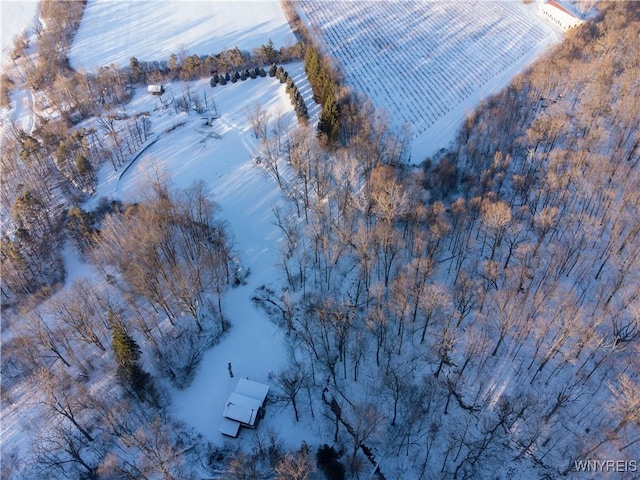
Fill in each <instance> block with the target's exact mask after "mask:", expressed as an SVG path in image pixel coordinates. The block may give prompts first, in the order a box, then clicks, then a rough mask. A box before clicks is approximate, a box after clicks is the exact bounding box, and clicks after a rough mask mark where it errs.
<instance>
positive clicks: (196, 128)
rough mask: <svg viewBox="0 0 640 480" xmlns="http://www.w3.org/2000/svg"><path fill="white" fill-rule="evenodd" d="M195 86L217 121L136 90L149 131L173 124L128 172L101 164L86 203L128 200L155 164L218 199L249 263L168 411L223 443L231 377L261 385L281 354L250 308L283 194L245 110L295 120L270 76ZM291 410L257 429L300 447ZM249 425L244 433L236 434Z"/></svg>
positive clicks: (273, 242)
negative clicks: (211, 340)
mask: <svg viewBox="0 0 640 480" xmlns="http://www.w3.org/2000/svg"><path fill="white" fill-rule="evenodd" d="M288 71H289V72H290V73H291V75H292V76H293V78H300V77H301V76H302V75H303V66H302V64H295V65H290V66H288ZM190 85H191V87H192V90H193V92H194V93H196V94H198V95H201V96H202V95H204V94H206V95H207V97H208V100H207V101H208V105H209V108H210V110H211V108H212V102H213V101H215V104H216V108H217V112H218V114H219V115H220V118H218V119H216V120H214V121H213V125H211V126H208V125H205V120H203V117H207V116H208V117H210V116H211V111H210V112H208V113H206V114H204V115H198V114H196V113H194V112H191V114H190V115H186V114H184V113H181V114H179V115H177V116H176V114H175V112H174V110H173V108H171V107H169V108H166V109H165V107H163V106H162V103H161V100H160V99H159V98H158V97H153V96H150V95H147V94H146V91H145V89H139V91H138V92H137V94H136V96H135V97H134V99H133V101H132V102H131V103H130V104H129V105H128V106H127V109H126V111H127V113H129V114H132V113H135V112H144V111H149V112H151V119H152V122H153V130H154V133H162V132H163V131H164V130H165V129H168V128H170V127H171V126H174V125H176V124H181V125H180V126H178V127H177V128H175V129H174V130H172V131H171V133H168V134H162V135H161V136H160V138H159V139H158V140H157V141H156V142H155V143H154V144H153V145H152V146H150V147H149V148H148V149H147V150H145V152H144V153H143V154H142V155H141V156H140V157H139V158H138V159H137V160H136V161H135V163H134V164H132V165H131V167H130V168H129V169H127V171H126V173H124V175H122V177H120V173H121V172H114V171H113V168H112V167H111V165H105V166H104V167H103V170H102V172H101V175H100V177H101V183H100V185H99V186H98V190H97V194H96V195H95V197H94V198H93V199H92V200H91V201H90V202H89V203H88V205H87V206H88V207H91V206H92V205H93V204H94V203H95V202H96V201H98V200H99V198H100V197H102V196H105V197H107V198H111V199H115V198H118V199H122V200H128V201H132V200H135V199H136V196H137V195H138V193H139V191H140V190H139V189H140V188H141V187H142V185H143V184H144V183H145V181H146V179H147V178H148V177H149V172H152V171H153V170H155V169H159V171H161V172H164V173H166V174H168V175H170V177H171V180H172V183H173V184H174V185H175V187H178V188H185V187H188V186H189V185H190V184H192V183H193V182H194V181H196V180H200V179H201V180H204V181H205V182H206V183H207V184H208V185H209V187H210V189H211V191H212V197H213V199H214V201H215V202H216V203H217V204H218V205H219V206H220V208H221V210H220V212H219V218H221V219H223V220H224V221H226V222H227V223H228V226H229V230H230V232H231V233H232V235H233V237H234V248H235V250H236V252H237V254H238V257H239V259H240V262H241V263H242V266H243V268H245V269H249V270H250V272H251V273H250V275H249V276H248V278H247V284H246V285H242V286H240V287H237V288H234V289H232V290H230V291H229V292H228V293H226V294H225V296H224V300H223V310H224V312H225V315H226V316H227V318H228V319H229V321H230V322H231V325H232V326H231V329H230V331H229V332H228V333H227V334H226V335H225V336H224V337H223V339H222V342H221V343H220V344H218V345H216V346H215V347H213V348H212V349H211V350H210V351H209V352H207V353H206V354H205V356H204V358H203V360H202V363H201V365H200V367H199V369H198V373H197V375H196V377H195V379H194V381H193V383H192V384H191V385H190V386H189V388H187V389H186V390H184V391H175V392H174V395H173V401H174V406H173V409H174V412H175V415H176V418H177V419H179V420H183V421H184V422H185V423H186V424H188V425H189V426H192V427H194V428H195V429H196V430H197V431H198V432H200V433H202V434H203V435H204V437H205V438H206V439H207V440H209V441H211V442H212V443H213V444H217V445H222V444H223V442H224V437H222V435H221V434H220V433H219V432H218V424H219V422H220V420H221V418H222V411H223V408H224V404H225V402H226V400H227V397H228V396H229V394H230V393H231V392H232V391H233V390H234V388H235V385H236V383H237V380H238V378H240V377H245V378H250V379H252V380H256V381H259V382H262V383H269V382H268V374H269V372H274V373H276V372H277V371H279V370H280V369H282V368H283V367H285V366H286V364H287V357H286V351H285V348H284V344H283V341H282V340H283V338H282V333H281V332H279V331H278V330H277V328H276V327H275V326H274V325H273V324H272V322H271V321H270V320H269V319H268V318H267V316H266V314H265V313H264V312H263V311H262V310H259V309H257V308H256V307H255V306H254V304H253V302H252V301H251V297H252V296H253V295H254V291H255V290H256V288H258V287H260V286H262V285H272V286H274V287H276V286H277V285H278V284H279V283H280V281H279V276H280V275H279V273H278V270H277V267H276V264H277V260H278V256H279V243H278V242H279V240H280V238H281V235H282V234H281V232H280V231H279V230H278V229H277V227H276V226H275V225H274V224H273V221H274V217H273V213H272V210H271V209H272V208H273V207H275V206H277V205H278V204H281V203H283V202H284V201H285V199H284V197H283V194H282V192H281V191H280V190H279V189H278V186H277V183H276V181H275V180H274V179H273V178H271V177H270V176H269V175H268V174H267V173H266V172H265V170H264V169H263V168H261V167H260V166H259V165H257V164H256V163H255V162H254V161H253V158H254V156H255V155H256V154H257V152H258V148H259V146H258V144H257V140H255V138H254V136H253V132H252V130H251V127H250V124H249V122H248V120H247V113H248V112H249V111H250V110H251V109H252V108H253V107H254V106H255V105H256V103H260V105H261V106H262V108H263V109H265V110H267V111H268V112H269V113H270V115H271V117H272V118H275V116H276V115H277V114H278V112H280V113H281V114H282V119H283V125H288V126H292V125H294V124H295V115H294V113H293V111H292V107H291V103H290V101H289V97H288V95H287V94H286V92H285V87H284V85H283V84H280V83H279V82H278V81H277V80H276V79H273V78H269V77H266V78H258V79H255V80H247V81H245V82H238V83H236V84H231V83H230V84H227V85H225V86H218V87H216V88H215V89H212V88H211V87H210V86H209V82H208V80H203V81H200V82H194V83H191V84H190ZM172 94H174V95H176V96H179V95H181V94H182V85H181V84H178V83H175V84H170V85H168V86H167V92H166V93H165V95H164V96H163V97H164V98H165V101H166V98H169V97H170V95H172ZM229 362H231V364H232V367H233V372H234V375H235V376H234V378H230V377H229V373H228V371H227V363H229ZM293 420H294V418H293V413H292V411H290V410H286V411H284V410H278V411H276V410H275V409H274V408H272V407H271V408H269V410H268V413H267V415H266V417H265V419H264V421H263V422H262V423H261V426H260V430H261V431H262V432H264V431H266V429H271V430H273V431H275V432H277V433H278V434H279V436H280V437H281V438H283V439H284V440H285V441H286V442H287V443H289V442H290V444H291V445H294V446H299V445H300V441H302V440H303V439H304V440H307V441H312V440H313V438H310V433H309V432H310V426H309V425H306V426H305V427H304V428H302V427H298V428H295V426H294V425H293ZM251 433H252V432H250V431H243V432H242V433H241V438H242V437H244V436H247V437H248V436H250V435H251Z"/></svg>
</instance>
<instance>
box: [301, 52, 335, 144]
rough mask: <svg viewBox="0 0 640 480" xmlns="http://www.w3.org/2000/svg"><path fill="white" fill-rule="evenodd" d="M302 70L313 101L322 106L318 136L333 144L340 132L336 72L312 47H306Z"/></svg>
mask: <svg viewBox="0 0 640 480" xmlns="http://www.w3.org/2000/svg"><path fill="white" fill-rule="evenodd" d="M304 62H305V65H304V68H305V72H306V74H307V78H308V79H309V84H310V85H311V88H312V89H313V98H314V100H315V101H316V102H317V103H318V104H319V105H321V106H322V112H321V114H320V121H319V122H318V136H320V137H326V140H327V142H328V143H334V142H335V141H336V140H337V139H338V134H339V132H340V108H339V104H338V101H337V99H336V84H337V72H336V71H335V69H334V68H333V67H332V65H331V63H330V61H329V60H328V59H327V58H325V57H323V56H322V54H321V52H320V50H319V49H318V48H317V47H315V46H314V45H307V48H306V52H305V57H304Z"/></svg>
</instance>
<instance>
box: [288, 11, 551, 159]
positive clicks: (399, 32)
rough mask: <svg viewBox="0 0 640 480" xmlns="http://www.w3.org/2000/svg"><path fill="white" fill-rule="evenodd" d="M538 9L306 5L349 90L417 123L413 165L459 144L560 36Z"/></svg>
mask: <svg viewBox="0 0 640 480" xmlns="http://www.w3.org/2000/svg"><path fill="white" fill-rule="evenodd" d="M537 9H538V6H537V4H536V3H535V2H534V3H532V4H530V5H524V4H523V3H522V2H520V1H492V2H467V1H437V2H436V1H427V2H424V1H420V2H417V1H404V2H371V1H365V2H362V1H358V2H325V1H322V0H302V1H301V2H299V3H298V12H299V13H300V15H301V17H302V18H303V19H304V20H305V22H306V23H307V24H308V25H311V27H312V28H311V29H312V30H313V31H317V32H318V34H319V36H320V39H321V41H322V42H323V44H324V46H325V48H326V49H327V50H328V52H329V54H330V55H331V56H332V57H333V58H335V59H336V60H337V62H338V64H339V66H340V68H341V69H342V70H343V71H344V73H345V75H346V80H347V83H348V84H350V85H352V86H353V87H354V89H355V90H356V91H360V92H362V93H365V94H367V95H368V96H369V97H370V98H371V100H372V101H373V103H374V105H375V106H376V107H378V108H382V109H384V110H386V111H387V112H389V114H390V119H391V122H392V124H393V125H395V126H398V127H400V126H403V125H408V126H409V127H410V129H411V133H412V135H413V137H414V142H413V146H412V155H411V158H412V161H414V162H420V161H422V160H424V158H425V157H426V156H428V155H431V154H433V153H435V151H437V150H438V149H440V148H442V147H446V145H447V144H448V143H449V142H450V141H451V140H453V138H454V136H455V133H456V131H457V129H458V127H459V126H460V124H461V123H462V120H463V119H464V117H465V115H466V114H467V113H468V112H469V111H471V110H472V109H473V108H474V107H475V106H476V105H477V104H478V102H479V101H480V100H481V99H482V98H486V97H487V96H489V95H490V94H492V93H495V92H497V91H499V90H500V89H502V88H503V87H505V86H506V85H508V84H509V82H510V81H511V79H512V78H513V77H514V76H515V75H516V74H518V73H519V72H521V71H522V70H523V69H524V68H525V67H526V66H527V65H528V64H529V63H531V62H532V61H533V60H534V59H535V58H536V57H537V56H538V55H539V54H540V53H541V52H542V51H544V50H545V49H547V48H548V47H549V46H550V45H551V44H553V43H554V42H556V41H558V40H559V39H560V34H559V32H557V31H555V30H554V29H553V28H552V27H551V26H550V25H548V24H547V23H546V22H545V21H544V20H543V19H542V18H541V17H540V16H539V15H538V13H537Z"/></svg>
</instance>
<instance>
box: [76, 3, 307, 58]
mask: <svg viewBox="0 0 640 480" xmlns="http://www.w3.org/2000/svg"><path fill="white" fill-rule="evenodd" d="M269 39H272V40H273V43H274V44H275V45H276V47H280V46H283V45H289V44H291V45H293V44H294V43H295V37H294V36H293V33H292V32H291V28H290V27H289V24H288V23H287V20H286V18H285V16H284V13H282V10H281V8H280V4H279V3H278V2H277V1H267V0H265V1H248V2H245V1H242V2H237V1H236V2H233V1H203V0H200V1H199V0H171V1H164V2H158V1H148V0H143V1H135V2H125V1H119V0H89V1H88V3H87V7H86V9H85V12H84V17H83V19H82V23H81V24H80V28H79V30H78V33H77V34H76V37H75V39H74V42H73V45H72V46H71V51H70V53H69V61H70V63H71V65H72V66H73V67H74V68H78V67H80V66H82V67H84V68H85V69H86V70H91V69H93V68H95V67H99V66H104V65H110V64H111V63H114V64H116V65H117V66H127V65H129V58H130V57H136V58H137V59H138V60H141V61H151V60H165V61H166V60H168V59H169V55H171V53H175V54H176V55H177V54H179V53H180V52H181V50H183V49H184V50H185V51H186V52H188V53H189V54H193V53H196V54H198V55H203V54H215V53H218V52H220V51H222V50H226V49H232V48H235V47H236V46H237V47H238V48H239V49H241V50H249V51H250V50H251V49H253V48H256V47H259V46H260V45H262V44H265V43H266V42H267V41H268V40H269Z"/></svg>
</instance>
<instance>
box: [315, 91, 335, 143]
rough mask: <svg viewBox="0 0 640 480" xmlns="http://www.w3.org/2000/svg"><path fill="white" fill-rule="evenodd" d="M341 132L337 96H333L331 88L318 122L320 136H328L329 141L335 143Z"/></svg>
mask: <svg viewBox="0 0 640 480" xmlns="http://www.w3.org/2000/svg"><path fill="white" fill-rule="evenodd" d="M339 130H340V111H339V109H338V103H337V102H336V99H335V96H334V95H333V88H331V92H330V95H328V96H327V99H326V101H325V102H324V105H323V106H322V113H321V114H320V120H319V122H318V135H320V136H323V135H326V138H327V141H328V142H329V143H333V142H335V141H336V140H337V138H338V132H339Z"/></svg>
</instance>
